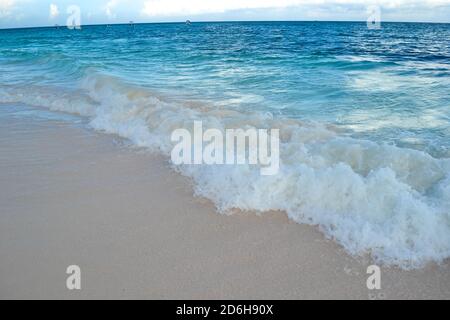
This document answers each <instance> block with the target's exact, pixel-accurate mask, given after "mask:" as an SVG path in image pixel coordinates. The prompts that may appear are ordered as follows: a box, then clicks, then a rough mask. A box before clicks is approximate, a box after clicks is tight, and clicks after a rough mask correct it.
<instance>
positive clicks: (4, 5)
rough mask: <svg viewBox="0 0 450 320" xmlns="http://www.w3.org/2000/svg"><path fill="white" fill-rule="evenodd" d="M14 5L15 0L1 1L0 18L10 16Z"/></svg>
mask: <svg viewBox="0 0 450 320" xmlns="http://www.w3.org/2000/svg"><path fill="white" fill-rule="evenodd" d="M14 5H15V0H0V17H5V16H8V15H10V14H11V11H12V9H13V7H14Z"/></svg>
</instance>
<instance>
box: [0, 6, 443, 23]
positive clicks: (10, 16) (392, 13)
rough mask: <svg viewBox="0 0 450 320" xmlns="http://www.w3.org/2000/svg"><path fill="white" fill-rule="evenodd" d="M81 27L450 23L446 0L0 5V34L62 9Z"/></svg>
mask: <svg viewBox="0 0 450 320" xmlns="http://www.w3.org/2000/svg"><path fill="white" fill-rule="evenodd" d="M70 5H77V6H78V7H80V9H81V23H82V24H99V23H110V24H112V23H123V22H128V21H130V20H133V21H135V22H167V21H185V20H187V19H190V20H193V21H212V20H214V21H218V20H359V21H365V20H366V19H367V17H368V13H367V9H368V7H370V6H371V5H378V6H379V7H380V8H381V18H382V21H423V22H450V0H134V1H129V0H128V1H126V0H50V1H46V0H0V28H11V27H29V26H46V25H54V24H60V25H64V24H65V23H66V20H67V17H68V14H67V8H68V7H69V6H70Z"/></svg>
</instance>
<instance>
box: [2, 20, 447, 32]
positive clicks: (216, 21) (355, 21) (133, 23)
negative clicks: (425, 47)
mask: <svg viewBox="0 0 450 320" xmlns="http://www.w3.org/2000/svg"><path fill="white" fill-rule="evenodd" d="M187 21H188V20H184V21H160V22H134V21H128V22H117V23H93V24H81V27H101V26H122V25H130V24H132V25H149V24H185V23H186V22H187ZM189 21H190V23H191V24H196V23H261V22H264V23H268V22H273V23H276V22H299V23H302V22H322V23H327V22H328V23H329V22H332V23H367V21H365V20H211V21H208V20H199V21H192V20H189ZM383 23H420V24H450V22H436V21H433V22H429V21H390V20H386V21H382V22H381V24H383ZM55 27H66V25H58V24H54V25H45V26H24V27H6V28H0V31H1V30H23V29H49V28H55Z"/></svg>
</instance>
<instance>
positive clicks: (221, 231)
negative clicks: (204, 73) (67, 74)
mask: <svg viewBox="0 0 450 320" xmlns="http://www.w3.org/2000/svg"><path fill="white" fill-rule="evenodd" d="M69 265H78V266H80V268H81V272H82V282H81V283H82V289H81V290H80V291H69V290H67V288H66V278H67V276H68V275H66V273H65V272H66V268H67V267H68V266H69ZM368 265H370V261H368V259H367V258H354V257H351V256H349V255H348V254H346V253H345V251H344V250H343V249H342V248H341V247H339V246H338V245H337V244H335V243H334V242H332V241H330V240H327V239H325V237H324V236H323V235H322V234H321V233H320V232H319V231H318V230H317V228H315V227H312V226H304V225H299V224H296V223H294V222H291V221H289V220H288V219H287V217H286V215H285V214H283V213H276V212H274V213H266V214H263V215H257V214H255V213H235V214H233V215H230V216H226V215H220V214H218V213H217V212H216V210H215V208H214V206H213V204H212V203H210V202H209V201H207V200H205V199H200V198H195V197H193V190H192V187H191V185H190V181H189V180H188V179H186V178H184V177H182V176H180V175H178V174H176V173H174V172H173V171H171V170H170V168H169V165H168V163H167V160H166V159H164V158H162V157H160V156H157V155H152V154H150V153H148V152H145V151H144V150H136V149H133V148H131V147H129V146H127V145H126V142H124V141H122V140H120V139H118V138H117V137H114V136H108V135H103V134H101V133H97V132H94V131H91V130H90V129H88V128H87V127H86V126H85V125H84V124H71V123H69V122H65V121H61V120H57V119H53V120H39V121H37V120H33V119H32V118H27V117H22V118H20V117H16V118H14V117H13V118H8V119H4V118H3V119H0V299H15V298H24V299H114V298H119V299H316V298H320V299H369V298H377V299H395V298H405V299H413V298H418V299H424V298H431V299H440V298H441V299H449V298H450V265H449V263H446V264H444V265H442V266H436V265H430V266H428V267H427V268H425V269H421V270H415V271H403V270H396V269H391V268H382V278H381V284H382V289H381V290H380V291H369V290H368V289H367V286H366V280H367V277H368V275H367V274H366V269H367V266H368Z"/></svg>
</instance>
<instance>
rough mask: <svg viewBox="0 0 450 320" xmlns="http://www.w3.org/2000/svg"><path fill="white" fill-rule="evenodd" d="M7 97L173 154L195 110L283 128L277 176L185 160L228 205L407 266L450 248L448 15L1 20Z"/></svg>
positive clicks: (1, 85) (198, 186)
mask: <svg viewBox="0 0 450 320" xmlns="http://www.w3.org/2000/svg"><path fill="white" fill-rule="evenodd" d="M11 104H15V105H27V106H29V107H35V108H38V109H50V110H52V111H56V112H65V113H73V114H77V115H80V116H81V117H84V118H86V119H88V121H89V122H90V125H91V126H92V128H94V129H96V130H100V131H103V132H107V133H112V134H117V135H120V136H122V137H125V138H128V139H130V140H131V141H132V142H133V143H135V144H136V145H138V146H141V147H147V148H150V149H152V150H154V151H158V152H162V153H164V154H170V149H171V143H170V133H171V132H172V131H173V130H174V129H176V128H180V127H189V126H191V123H192V122H193V121H194V120H202V121H204V123H205V124H206V125H207V126H210V127H214V128H231V127H237V128H248V127H258V128H279V129H281V136H282V147H281V171H280V173H279V174H278V175H276V176H273V177H261V176H260V175H258V170H257V169H255V168H251V167H245V166H237V167H229V166H228V167H220V166H213V167H211V166H198V167H188V168H182V169H180V170H181V171H182V172H183V173H184V174H186V175H188V176H190V177H191V178H192V181H193V183H194V185H195V190H196V193H197V194H198V195H201V196H204V197H207V198H209V199H211V200H212V201H213V202H214V203H215V204H216V205H217V207H218V209H219V210H220V211H223V212H226V211H227V210H229V209H232V208H238V209H242V210H257V211H261V212H265V211H269V210H280V211H285V212H287V213H288V215H289V217H290V218H291V219H292V220H294V221H296V222H299V223H308V224H313V225H318V226H319V227H320V228H321V230H323V232H324V233H325V234H327V235H328V236H329V237H331V238H333V239H335V240H336V241H337V242H339V243H340V244H341V245H343V246H344V247H345V248H346V249H347V250H348V251H349V252H351V253H354V254H366V253H370V254H371V255H372V256H373V257H374V258H375V259H376V260H378V261H380V262H384V263H387V264H394V265H399V266H402V267H405V268H409V267H417V266H423V265H424V264H425V263H427V262H430V261H438V262H439V261H443V260H444V259H447V258H448V257H450V24H424V23H383V25H382V29H381V30H370V29H368V28H367V25H366V23H356V22H355V23H352V22H245V23H244V22H242V23H239V22H233V23H231V22H230V23H193V24H191V25H186V24H181V23H179V24H176V23H174V24H145V25H138V24H136V25H114V26H85V27H83V28H82V30H68V29H66V28H59V29H58V28H38V29H16V30H0V113H1V107H2V105H11ZM0 123H1V122H0Z"/></svg>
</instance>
